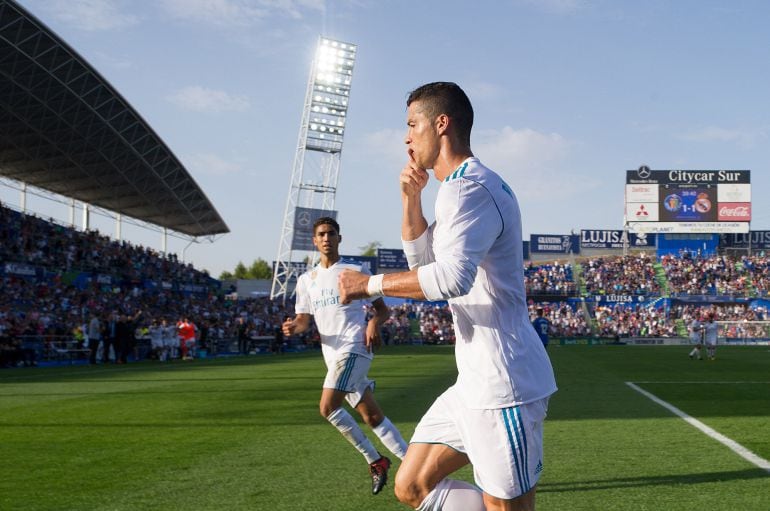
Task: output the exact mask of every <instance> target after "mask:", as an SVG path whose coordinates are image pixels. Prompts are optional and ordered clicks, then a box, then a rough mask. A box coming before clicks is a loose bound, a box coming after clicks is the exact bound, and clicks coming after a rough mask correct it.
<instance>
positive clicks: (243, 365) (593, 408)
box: [0, 346, 770, 511]
mask: <svg viewBox="0 0 770 511" xmlns="http://www.w3.org/2000/svg"><path fill="white" fill-rule="evenodd" d="M549 350H550V351H549V353H550V355H551V358H552V360H553V364H554V367H555V370H556V374H557V380H558V384H559V387H560V390H559V392H558V393H557V394H556V395H554V397H553V398H552V399H551V403H550V410H549V417H548V420H547V421H546V427H545V451H546V452H545V460H544V461H545V463H544V464H545V471H544V472H543V476H542V478H541V480H540V484H539V486H538V509H541V510H600V509H601V510H615V509H618V510H626V509H627V510H646V509H649V510H699V511H704V510H730V511H747V510H768V509H770V474H769V473H768V472H767V471H766V470H763V469H760V468H758V467H757V466H755V465H752V464H751V463H749V462H748V461H746V460H744V459H743V458H741V457H739V456H738V455H737V454H735V453H734V452H733V451H731V450H729V449H728V448H727V447H725V446H724V445H722V444H720V443H718V442H717V441H715V440H713V439H711V438H709V437H707V436H706V435H704V434H703V433H701V432H700V431H698V430H697V429H695V428H694V427H692V426H691V425H689V424H687V423H686V422H685V421H684V420H682V419H680V418H678V417H676V416H674V415H673V414H671V413H670V412H669V411H668V410H666V409H664V408H663V407H661V406H660V405H658V404H656V403H654V402H652V401H651V400H649V399H648V398H647V397H645V396H643V395H641V394H640V393H638V392H636V391H634V390H633V389H631V388H630V387H629V386H627V385H626V384H625V382H628V381H630V382H635V383H636V384H637V385H639V386H640V387H641V388H643V389H644V390H646V391H648V392H651V393H652V394H654V395H656V396H657V397H658V398H660V399H662V400H664V401H667V402H668V403H670V404H672V405H673V406H676V407H677V408H679V409H680V410H682V411H683V412H685V413H687V414H689V415H690V416H692V417H694V418H696V419H698V420H700V421H702V422H704V423H705V424H707V425H708V426H710V427H711V428H713V429H715V430H717V431H718V432H720V433H722V434H723V435H725V436H727V437H729V438H731V439H732V440H734V441H736V442H738V443H739V444H741V445H742V446H743V447H745V448H746V449H749V450H750V451H752V452H753V453H755V454H756V455H758V456H760V457H761V458H764V459H765V460H768V459H770V350H768V348H767V347H723V348H720V349H719V353H718V359H717V360H716V361H713V362H711V361H693V360H690V359H688V358H687V351H688V350H689V349H688V348H687V347H646V346H640V347H632V346H552V347H551V348H549ZM323 374H324V368H323V362H322V359H321V356H320V353H318V352H316V353H307V354H301V355H296V354H294V355H284V356H264V357H247V358H229V359H216V360H212V359H208V360H199V361H194V362H184V363H183V362H175V363H172V364H169V365H160V364H159V363H151V362H142V363H137V364H132V365H127V366H97V367H87V366H71V367H58V368H36V369H7V370H2V371H0V509H2V510H13V511H16V510H19V511H33V510H57V511H60V510H130V511H135V510H153V511H155V510H228V511H231V510H271V511H273V510H277V511H281V510H291V511H294V510H329V511H344V510H364V509H365V510H371V511H376V510H386V509H407V508H406V507H404V506H402V505H400V504H399V503H398V502H397V501H396V500H395V498H394V497H393V493H392V488H393V486H392V475H393V474H395V470H392V472H391V482H390V483H389V484H388V487H387V488H386V489H385V490H384V491H383V493H381V494H380V495H377V496H372V495H371V494H370V481H369V477H368V472H367V466H366V464H365V462H364V460H363V458H362V457H361V455H360V454H358V453H357V452H356V451H354V449H353V448H352V447H351V446H350V445H348V444H347V442H346V441H345V440H344V439H343V438H342V436H341V435H340V434H339V433H338V432H337V431H336V430H334V429H333V428H332V427H331V426H329V425H328V423H326V422H325V421H324V420H323V419H322V418H321V417H320V416H319V415H318V411H317V410H318V398H319V395H320V386H321V382H322V380H323ZM454 374H455V366H454V359H453V353H452V350H451V348H446V347H428V346H425V347H420V346H415V347H412V346H406V347H387V348H384V349H382V350H381V351H380V353H379V354H378V356H377V357H376V358H375V361H374V364H373V366H372V370H371V372H370V376H371V377H373V378H375V379H376V380H377V392H376V396H377V398H378V400H379V401H380V404H381V405H382V407H383V409H384V410H385V412H386V414H387V415H388V416H389V417H390V418H391V420H392V421H393V422H394V423H395V424H396V425H398V426H399V427H400V428H401V431H402V432H403V433H404V436H405V437H407V438H408V437H409V435H410V434H411V432H412V431H413V429H414V426H415V424H416V422H417V421H418V420H419V418H420V416H421V414H422V412H424V411H425V410H426V409H427V407H428V405H429V404H430V403H431V402H432V400H433V399H434V398H435V396H436V395H438V394H439V393H440V392H441V391H443V390H444V389H445V388H446V387H447V386H448V385H449V384H451V382H452V381H453V379H454ZM365 431H367V433H368V434H369V437H370V438H372V439H374V435H373V434H371V432H370V431H368V429H367V428H365ZM383 449H384V448H383ZM396 466H397V465H394V469H395V468H396ZM459 477H462V478H464V479H470V478H471V472H470V470H469V469H467V468H466V469H463V470H462V471H461V472H460V473H459Z"/></svg>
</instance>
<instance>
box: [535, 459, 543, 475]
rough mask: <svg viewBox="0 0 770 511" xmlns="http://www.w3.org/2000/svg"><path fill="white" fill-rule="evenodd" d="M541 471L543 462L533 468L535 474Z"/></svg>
mask: <svg viewBox="0 0 770 511" xmlns="http://www.w3.org/2000/svg"><path fill="white" fill-rule="evenodd" d="M542 471H543V462H542V461H538V462H537V466H536V467H535V474H539V473H540V472H542Z"/></svg>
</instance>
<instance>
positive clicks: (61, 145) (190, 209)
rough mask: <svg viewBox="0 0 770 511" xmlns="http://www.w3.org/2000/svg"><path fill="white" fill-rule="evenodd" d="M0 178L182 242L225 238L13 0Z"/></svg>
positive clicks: (76, 61)
mask: <svg viewBox="0 0 770 511" xmlns="http://www.w3.org/2000/svg"><path fill="white" fill-rule="evenodd" d="M0 176H5V177H8V178H12V179H15V180H17V181H21V182H23V183H27V184H29V185H33V186H36V187H38V188H41V189H44V190H48V191H51V192H55V193H58V194H61V195H64V196H66V197H70V198H73V199H77V200H79V201H83V202H86V203H88V204H93V205H95V206H98V207H101V208H103V209H106V210H110V211H113V212H116V213H120V214H123V215H126V216H129V217H133V218H136V219H138V220H142V221H144V222H147V223H150V224H155V225H158V226H161V227H166V228H168V229H170V230H172V231H176V232H178V233H182V234H186V235H189V236H206V235H215V234H221V233H226V232H229V229H228V228H227V225H226V224H225V223H224V221H223V220H222V218H221V217H220V216H219V213H217V211H216V210H215V209H214V206H213V205H212V204H211V202H210V201H209V200H208V198H207V197H206V196H205V194H204V193H203V191H201V189H200V187H199V186H198V185H197V183H196V182H195V181H194V180H193V178H192V177H191V176H190V174H189V173H188V172H187V170H186V169H185V168H184V167H183V166H182V164H181V163H180V162H179V160H178V159H177V158H176V157H175V156H174V154H173V153H172V152H171V150H170V149H169V148H168V147H167V146H166V145H165V144H164V143H163V141H162V140H161V139H160V137H158V135H157V134H156V133H155V132H154V131H153V130H152V128H150V126H149V125H148V124H147V123H146V122H145V121H144V120H143V119H142V118H141V117H140V116H139V114H138V113H137V112H136V111H135V110H134V109H133V108H132V107H131V106H130V105H129V104H128V102H127V101H126V100H125V99H123V98H122V97H121V96H120V94H118V92H117V91H116V90H115V89H114V88H113V87H112V86H111V85H110V84H109V83H107V81H106V80H105V79H104V78H103V77H102V76H101V75H100V74H99V73H98V72H96V70H94V69H93V68H92V67H91V66H90V65H89V64H88V63H87V62H86V61H85V60H84V59H83V58H82V57H80V56H79V55H78V54H77V53H76V52H75V51H74V50H73V49H72V48H70V47H69V46H68V45H67V44H66V43H65V42H64V41H62V40H61V39H60V38H59V37H58V36H57V35H56V34H54V33H53V32H52V31H51V30H50V29H49V28H47V27H46V26H45V25H44V24H43V23H41V22H40V21H39V20H37V19H36V18H35V17H34V16H32V15H31V14H30V13H28V12H27V11H25V10H24V9H23V8H22V7H20V6H19V5H18V4H16V3H15V2H13V1H12V0H0Z"/></svg>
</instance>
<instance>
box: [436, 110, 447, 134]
mask: <svg viewBox="0 0 770 511" xmlns="http://www.w3.org/2000/svg"><path fill="white" fill-rule="evenodd" d="M449 124H450V122H449V116H448V115H447V114H439V115H438V116H436V121H435V126H436V132H437V133H438V134H439V135H443V134H445V133H446V131H447V129H448V128H449Z"/></svg>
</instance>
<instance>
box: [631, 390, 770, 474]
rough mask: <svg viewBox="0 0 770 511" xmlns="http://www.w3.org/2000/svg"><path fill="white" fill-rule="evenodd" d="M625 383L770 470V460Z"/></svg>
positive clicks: (747, 458)
mask: <svg viewBox="0 0 770 511" xmlns="http://www.w3.org/2000/svg"><path fill="white" fill-rule="evenodd" d="M626 385H628V386H629V387H631V388H632V389H634V390H635V391H637V392H638V393H640V394H641V395H643V396H645V397H647V398H648V399H650V400H651V401H653V402H655V403H658V404H659V405H660V406H662V407H663V408H665V409H666V410H668V411H670V412H671V413H673V414H674V415H676V416H678V417H679V418H681V419H683V420H684V421H685V422H687V423H688V424H690V425H691V426H694V427H696V428H698V429H699V430H701V431H702V432H703V433H704V434H705V435H706V436H708V437H710V438H713V439H714V440H716V441H717V442H719V443H721V444H723V445H725V446H727V447H728V448H729V449H730V450H731V451H733V452H734V453H735V454H737V455H738V456H740V457H741V458H743V459H745V460H746V461H749V462H750V463H753V464H754V465H756V466H758V467H759V468H761V469H763V470H765V471H767V472H770V461H767V460H766V459H764V458H760V457H759V456H757V455H756V454H754V453H753V452H751V451H750V450H748V449H746V448H745V447H743V446H742V445H741V444H739V443H738V442H736V441H735V440H732V439H730V438H727V437H726V436H724V435H723V434H722V433H720V432H718V431H716V430H715V429H712V428H710V427H708V426H706V425H705V424H703V423H702V422H701V421H699V420H698V419H696V418H694V417H690V416H689V415H687V414H686V413H684V412H683V411H682V410H680V409H679V408H677V407H676V406H674V405H672V404H670V403H667V402H666V401H663V400H662V399H660V398H659V397H658V396H656V395H655V394H651V393H649V392H647V391H646V390H644V389H643V388H641V387H639V386H638V385H635V384H634V383H633V382H630V381H627V382H626Z"/></svg>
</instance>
